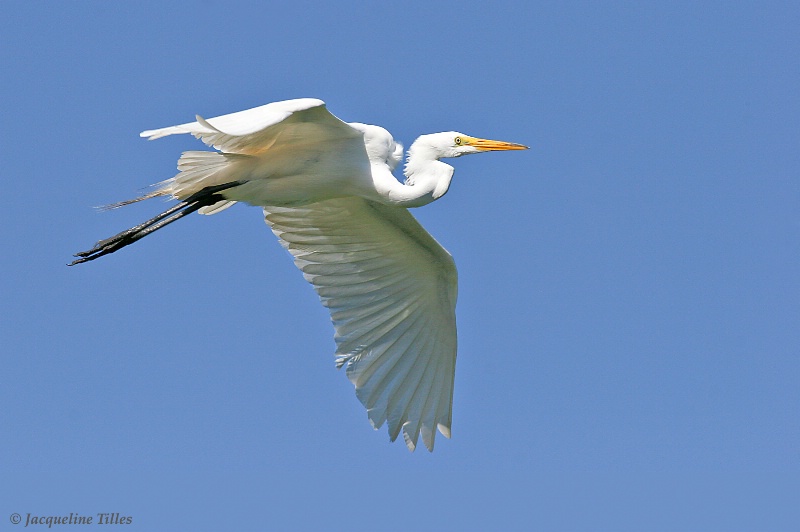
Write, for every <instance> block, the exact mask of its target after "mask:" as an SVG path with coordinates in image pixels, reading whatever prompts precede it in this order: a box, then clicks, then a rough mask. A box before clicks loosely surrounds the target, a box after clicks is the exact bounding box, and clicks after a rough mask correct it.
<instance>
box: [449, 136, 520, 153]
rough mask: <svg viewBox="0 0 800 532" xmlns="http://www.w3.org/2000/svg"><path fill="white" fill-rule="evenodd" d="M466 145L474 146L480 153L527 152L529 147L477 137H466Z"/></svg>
mask: <svg viewBox="0 0 800 532" xmlns="http://www.w3.org/2000/svg"><path fill="white" fill-rule="evenodd" d="M464 144H467V145H468V146H473V147H475V148H476V149H478V150H480V151H504V150H527V149H528V147H527V146H523V145H522V144H515V143H513V142H503V141H502V140H489V139H479V138H475V137H464Z"/></svg>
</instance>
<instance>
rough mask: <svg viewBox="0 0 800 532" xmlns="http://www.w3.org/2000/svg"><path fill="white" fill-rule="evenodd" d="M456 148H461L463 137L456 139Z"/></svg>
mask: <svg viewBox="0 0 800 532" xmlns="http://www.w3.org/2000/svg"><path fill="white" fill-rule="evenodd" d="M456 146H461V137H456Z"/></svg>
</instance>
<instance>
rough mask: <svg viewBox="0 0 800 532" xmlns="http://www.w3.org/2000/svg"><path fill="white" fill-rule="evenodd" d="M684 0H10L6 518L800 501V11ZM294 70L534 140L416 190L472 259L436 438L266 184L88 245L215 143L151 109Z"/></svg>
mask: <svg viewBox="0 0 800 532" xmlns="http://www.w3.org/2000/svg"><path fill="white" fill-rule="evenodd" d="M289 4H291V5H289ZM664 4H665V3H663V2H658V3H656V2H547V3H540V2H518V3H496V4H492V5H489V4H487V3H486V2H468V1H465V2H456V3H454V2H447V3H434V4H431V3H430V2H405V3H402V4H400V3H396V4H391V5H389V4H378V3H367V2H364V3H350V4H348V3H345V4H340V5H338V6H337V7H335V8H334V7H328V6H327V5H325V4H320V3H313V2H312V3H307V2H292V3H285V4H281V5H268V3H260V2H253V3H237V2H231V3H225V4H220V3H211V2H207V3H206V2H203V3H201V2H198V3H194V4H189V3H186V4H180V3H169V7H165V6H164V5H163V3H155V2H153V3H147V2H136V3H128V4H126V5H124V6H123V5H121V4H117V3H107V2H74V3H52V2H51V3H48V2H44V3H35V2H23V3H19V4H12V3H6V4H4V9H3V11H4V16H3V17H2V18H1V19H0V65H2V70H3V73H4V74H3V78H4V79H3V81H2V82H1V83H0V101H1V102H2V103H0V106H2V117H3V119H2V123H3V127H2V129H1V130H0V141H1V142H0V144H2V147H3V148H2V150H0V161H2V173H3V176H4V183H5V187H6V188H5V194H4V195H3V200H2V202H3V208H2V209H0V216H2V224H3V227H4V228H5V230H4V231H3V233H2V237H1V238H2V244H3V249H4V250H5V260H4V266H3V276H2V279H1V280H0V283H1V285H2V307H3V320H2V323H1V324H0V330H2V345H3V349H2V358H1V359H0V360H2V366H0V367H2V377H3V385H2V386H0V405H2V408H0V425H2V427H3V430H2V432H0V479H2V480H0V495H1V496H0V514H2V515H0V529H1V530H6V529H8V530H18V529H21V528H22V525H16V526H15V525H12V524H11V523H10V521H9V517H8V516H10V515H11V514H12V513H15V512H16V513H19V514H21V515H22V516H23V518H24V516H25V515H26V514H27V513H31V514H32V515H45V516H46V515H63V514H65V513H67V514H68V513H69V512H77V513H80V514H82V515H96V514H97V513H100V512H120V513H121V514H123V515H130V516H132V517H133V521H132V524H131V525H129V526H127V527H126V529H127V528H129V529H132V530H189V529H191V530H224V529H238V530H321V529H325V530H345V529H347V530H405V529H409V528H417V529H423V530H425V529H429V530H433V529H437V530H447V529H453V530H489V529H495V530H499V529H505V530H565V531H566V530H570V531H573V530H587V531H590V530H653V531H656V530H665V531H666V530H703V531H708V530H726V531H731V530H775V531H778V530H797V529H798V528H800V509H798V508H800V506H799V505H797V498H796V494H797V493H798V492H799V490H800V413H799V412H798V406H799V405H800V387H799V386H798V379H799V378H800V284H799V283H798V275H797V264H798V262H799V261H800V246H798V240H799V239H800V184H798V177H799V176H800V149H798V148H800V99H798V94H800V38H798V32H797V28H798V27H800V8H799V7H798V6H797V4H796V3H792V2H702V3H699V2H669V3H666V4H668V5H664ZM296 97H317V98H321V99H323V100H325V101H326V102H327V103H328V106H329V109H330V110H331V111H332V112H333V113H334V114H336V115H337V116H339V117H340V118H342V119H344V120H346V121H359V122H366V123H375V124H379V125H382V126H384V127H386V128H387V129H389V131H391V132H392V133H393V134H394V135H395V137H396V138H398V139H400V140H402V141H403V142H405V143H406V145H408V144H410V142H411V141H412V140H413V139H414V138H415V137H416V136H417V135H419V134H423V133H428V132H435V131H443V130H459V131H463V132H465V133H467V134H470V135H476V136H481V137H488V138H499V139H504V140H509V141H514V142H521V143H524V144H527V145H530V146H531V148H532V149H531V150H529V151H527V152H511V153H495V154H487V155H483V156H481V157H467V158H462V159H458V160H456V161H454V166H455V167H456V173H455V177H454V181H453V185H452V187H451V189H450V192H449V193H448V194H447V196H446V197H444V198H443V199H442V200H440V201H437V202H436V203H435V204H433V205H430V206H427V207H425V208H422V209H418V210H416V211H415V215H416V216H417V217H418V218H419V219H420V221H421V222H422V223H423V224H424V225H425V226H426V227H427V228H428V230H429V231H430V232H431V233H432V234H433V235H434V236H435V237H436V238H437V239H438V240H439V241H440V242H441V243H442V244H443V245H444V246H445V247H447V248H448V249H449V250H450V252H451V253H452V254H453V255H454V257H455V259H456V263H457V265H458V268H459V276H460V292H459V303H458V309H457V312H458V325H459V358H458V365H457V370H456V388H455V399H454V415H453V438H452V439H451V440H445V439H444V438H440V439H438V440H437V447H436V451H435V452H434V453H433V454H429V453H427V452H426V451H425V450H424V449H421V448H420V449H418V450H417V452H415V453H414V454H410V453H408V451H407V450H406V449H405V447H404V445H403V444H402V443H401V442H396V443H394V444H390V443H389V442H388V437H387V435H386V432H385V431H384V430H381V431H377V432H375V431H373V430H371V428H370V426H369V423H368V421H367V418H366V414H365V412H364V410H363V408H362V407H361V405H360V404H359V403H358V401H357V399H356V398H355V395H354V393H353V390H352V387H351V385H350V383H349V382H348V381H347V379H346V377H345V375H344V374H343V372H337V371H336V370H335V368H334V359H333V351H334V344H333V339H332V328H331V326H330V323H329V319H328V316H327V314H326V312H325V310H324V309H323V308H322V307H321V306H320V305H319V302H318V301H317V298H316V295H315V294H314V292H313V290H312V289H311V288H310V287H309V286H307V285H306V283H305V282H304V281H303V279H302V277H301V275H300V274H299V273H298V272H297V271H296V270H295V268H294V266H293V265H292V263H291V260H290V258H289V256H288V255H287V253H286V252H284V251H283V250H282V249H281V248H280V246H279V245H278V244H277V242H276V240H275V238H274V237H273V235H272V234H271V233H270V231H269V230H268V229H267V227H266V226H265V225H264V223H263V220H262V218H261V214H260V210H259V209H257V208H252V207H244V206H237V207H235V208H233V209H230V210H228V211H225V212H224V213H222V214H220V215H218V216H213V217H201V216H191V217H188V218H187V219H185V220H182V221H181V222H180V223H179V224H175V225H173V226H171V227H169V228H168V229H165V230H164V231H160V232H159V234H157V235H154V236H152V237H150V238H147V239H146V240H144V241H142V242H140V243H138V244H137V245H136V246H134V247H132V248H129V249H126V250H124V251H122V252H120V253H118V254H115V255H113V256H110V257H106V258H104V259H102V260H99V261H96V262H94V263H91V264H86V265H82V266H79V267H75V268H67V267H66V266H65V264H66V263H67V262H68V261H69V260H70V258H71V255H72V253H74V252H76V251H78V250H82V249H85V248H87V247H88V246H90V245H91V244H93V243H94V241H96V240H98V239H100V238H104V237H107V236H110V235H111V234H113V233H116V232H118V231H119V230H122V229H124V228H126V227H128V226H131V225H133V224H135V223H138V222H140V221H142V220H144V219H145V218H148V217H149V216H151V215H153V214H155V213H156V212H158V211H160V210H162V208H163V205H162V204H158V202H157V201H156V202H153V203H152V204H149V205H148V204H139V205H135V206H131V207H128V208H126V209H122V210H118V211H114V212H107V213H98V212H96V211H95V210H93V209H92V207H93V206H96V205H102V204H105V203H110V202H113V201H118V200H120V199H126V198H129V197H132V196H135V195H136V194H137V193H138V192H139V191H140V189H141V188H142V187H144V186H146V185H149V184H151V183H154V182H157V181H161V180H163V179H166V178H168V177H171V176H172V175H173V173H174V165H175V162H176V160H177V157H178V155H179V154H180V152H181V151H184V150H187V149H197V148H200V147H201V145H200V144H199V143H198V142H197V141H195V140H193V139H191V138H168V139H163V140H160V141H157V142H149V143H148V142H145V141H144V140H142V139H140V138H139V137H138V133H139V132H140V131H142V130H144V129H150V128H155V127H162V126H168V125H172V124H176V123H182V122H186V121H189V120H191V119H192V118H193V117H194V115H195V114H201V115H203V116H206V117H211V116H215V115H219V114H225V113H229V112H233V111H238V110H241V109H246V108H249V107H253V106H256V105H261V104H264V103H268V102H271V101H277V100H283V99H288V98H296ZM29 528H30V527H29Z"/></svg>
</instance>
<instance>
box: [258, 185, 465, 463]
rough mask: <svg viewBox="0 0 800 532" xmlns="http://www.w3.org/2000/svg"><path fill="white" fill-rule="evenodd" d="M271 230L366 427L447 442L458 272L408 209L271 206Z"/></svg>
mask: <svg viewBox="0 0 800 532" xmlns="http://www.w3.org/2000/svg"><path fill="white" fill-rule="evenodd" d="M264 213H265V218H266V221H267V224H269V226H270V227H271V228H272V231H273V232H274V233H275V234H276V235H277V236H278V238H279V239H280V241H281V244H282V245H283V246H284V247H285V248H286V249H288V250H289V252H290V253H291V254H292V255H293V256H294V260H295V264H296V265H297V267H298V268H299V269H300V270H301V271H302V272H303V275H304V277H305V278H306V280H307V281H308V282H310V283H311V284H312V285H313V286H314V289H315V290H316V291H317V293H318V294H319V296H320V299H321V300H322V304H323V305H325V306H326V307H327V308H328V309H329V311H330V313H331V319H332V321H333V325H334V328H335V329H336V335H335V340H336V346H337V349H336V357H337V358H336V363H337V367H342V366H345V367H346V373H347V376H348V378H349V379H350V381H351V382H352V383H353V384H354V385H355V387H356V395H357V397H358V399H359V400H360V401H361V402H362V403H363V404H364V406H365V407H366V408H367V412H368V416H369V419H370V422H371V423H372V425H373V426H374V427H375V428H376V429H378V428H380V427H381V426H382V425H383V423H384V422H386V423H387V424H388V428H389V435H390V437H391V439H392V441H394V440H395V438H397V436H398V435H399V433H400V431H401V430H402V431H403V437H404V439H405V442H406V445H407V446H408V448H409V449H410V450H412V451H413V450H414V449H415V448H416V445H417V440H418V437H419V435H420V434H421V435H422V441H423V442H424V444H425V446H426V447H427V448H428V449H429V450H431V451H432V450H433V446H434V439H435V435H436V429H437V428H438V429H439V431H440V432H441V433H442V434H444V435H445V436H446V437H448V438H449V437H450V425H451V418H452V398H453V378H454V374H455V361H456V322H455V304H456V297H457V275H456V268H455V264H454V262H453V259H452V257H451V256H450V254H449V253H448V252H447V251H446V250H445V249H444V248H442V246H441V245H439V243H438V242H436V240H434V239H433V237H431V236H430V235H429V234H428V233H427V232H426V231H425V229H424V228H423V227H422V226H421V225H420V224H419V223H418V222H417V221H416V220H415V219H414V217H413V216H412V215H411V213H409V212H408V210H406V209H404V208H400V207H392V206H386V205H382V204H378V203H374V202H371V201H367V200H364V199H361V198H341V199H332V200H326V201H322V202H319V203H314V204H310V205H306V206H302V207H267V208H265V209H264Z"/></svg>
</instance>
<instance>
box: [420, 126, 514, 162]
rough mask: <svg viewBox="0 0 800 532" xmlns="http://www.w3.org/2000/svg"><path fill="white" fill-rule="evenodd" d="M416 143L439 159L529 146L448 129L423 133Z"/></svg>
mask: <svg viewBox="0 0 800 532" xmlns="http://www.w3.org/2000/svg"><path fill="white" fill-rule="evenodd" d="M414 145H416V146H418V147H419V148H423V149H426V151H427V150H430V151H432V152H434V153H435V156H436V158H437V159H444V158H447V157H461V156H462V155H468V154H470V153H483V152H486V151H503V150H527V149H528V147H527V146H523V145H522V144H515V143H513V142H503V141H501V140H488V139H481V138H477V137H470V136H469V135H465V134H463V133H459V132H458V131H446V132H444V133H433V134H430V135H422V136H421V137H419V138H418V139H417V140H416V141H415V142H414Z"/></svg>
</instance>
